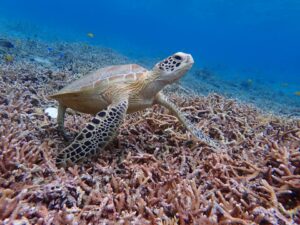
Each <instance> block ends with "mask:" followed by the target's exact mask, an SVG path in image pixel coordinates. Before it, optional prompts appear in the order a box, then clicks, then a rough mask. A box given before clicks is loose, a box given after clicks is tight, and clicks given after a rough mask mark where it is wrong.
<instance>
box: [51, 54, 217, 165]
mask: <svg viewBox="0 0 300 225" xmlns="http://www.w3.org/2000/svg"><path fill="white" fill-rule="evenodd" d="M193 63H194V60H193V57H192V56H191V55H190V54H186V53H183V52H177V53H175V54H174V55H172V56H170V57H168V58H166V59H164V60H162V61H161V62H159V63H157V64H156V65H155V66H154V68H153V69H152V70H151V71H148V70H147V69H145V68H143V67H142V66H139V65H137V64H128V65H117V66H109V67H105V68H102V69H99V70H96V71H94V72H91V73H89V74H88V75H86V76H83V77H82V78H80V79H78V80H76V81H74V82H72V83H71V84H69V85H67V86H66V87H65V88H63V89H62V90H60V91H59V92H58V93H56V94H54V95H51V96H50V97H51V98H53V99H56V100H57V101H58V102H59V107H58V117H57V123H58V128H59V130H60V131H61V132H62V133H63V134H64V115H65V111H66V109H67V108H72V109H74V110H76V111H79V112H82V113H89V114H92V115H94V118H93V119H92V120H91V121H90V122H89V123H87V124H86V126H85V127H84V128H83V129H82V130H81V132H80V133H79V134H78V135H77V136H76V138H75V139H74V141H73V142H72V143H71V144H70V145H68V146H67V147H66V148H65V149H63V151H62V152H60V153H59V154H58V156H57V158H56V164H57V166H64V167H65V166H67V165H72V164H74V163H78V162H81V161H83V160H84V159H86V158H88V157H89V158H90V157H91V156H95V155H97V154H98V153H99V151H100V150H101V149H103V148H104V147H105V146H106V145H107V144H108V143H109V142H110V141H111V140H112V139H113V137H114V136H115V135H116V132H117V129H118V127H119V126H120V124H121V123H122V121H123V119H124V117H125V115H126V113H132V112H136V111H140V110H143V109H145V108H148V107H151V106H152V105H153V104H160V105H163V106H165V107H166V108H168V109H169V110H170V111H171V112H172V113H173V114H174V115H175V116H176V117H177V118H178V119H179V120H180V121H181V122H182V123H183V124H184V125H185V127H186V128H187V129H188V130H189V131H190V132H191V133H192V134H193V135H194V136H195V137H196V138H197V139H199V140H201V141H204V142H206V143H208V144H210V145H215V142H214V141H213V140H211V139H210V138H208V137H207V136H205V135H204V134H203V133H202V132H201V131H200V130H199V129H198V128H196V127H195V126H194V125H193V124H192V123H191V122H189V120H188V119H186V117H185V115H184V114H182V113H181V112H180V110H179V109H178V108H177V107H176V106H175V104H173V103H172V102H170V101H169V100H168V99H167V97H166V96H164V95H163V94H162V92H161V90H162V89H163V88H164V87H165V86H166V85H168V84H171V83H173V82H175V81H177V80H178V79H179V78H181V77H182V76H183V75H184V74H185V73H186V72H187V71H188V70H189V69H190V68H191V67H192V65H193Z"/></svg>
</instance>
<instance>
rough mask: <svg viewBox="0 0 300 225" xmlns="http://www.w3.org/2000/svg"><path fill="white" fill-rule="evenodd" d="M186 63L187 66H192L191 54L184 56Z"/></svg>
mask: <svg viewBox="0 0 300 225" xmlns="http://www.w3.org/2000/svg"><path fill="white" fill-rule="evenodd" d="M186 63H188V64H194V59H193V56H192V55H191V54H187V56H186Z"/></svg>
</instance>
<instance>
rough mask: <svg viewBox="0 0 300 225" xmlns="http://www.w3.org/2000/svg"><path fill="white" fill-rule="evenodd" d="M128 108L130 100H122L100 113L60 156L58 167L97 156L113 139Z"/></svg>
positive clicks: (57, 161)
mask: <svg viewBox="0 0 300 225" xmlns="http://www.w3.org/2000/svg"><path fill="white" fill-rule="evenodd" d="M127 108H128V99H122V100H120V101H118V102H117V103H114V104H111V105H110V106H108V107H107V109H105V110H102V111H100V112H98V113H97V114H96V116H95V117H94V118H93V119H92V120H91V121H90V122H89V123H88V124H87V125H86V126H85V127H84V128H83V129H82V130H81V132H80V133H79V134H78V135H77V137H76V138H75V139H74V141H73V142H72V143H71V144H70V145H69V146H67V147H66V148H65V149H63V151H62V152H61V153H59V154H58V156H57V157H56V165H57V166H58V167H61V166H62V167H66V166H68V165H72V164H75V163H78V162H81V161H83V160H84V159H86V158H90V157H92V156H95V155H97V154H98V153H99V151H100V150H101V149H103V148H104V147H105V146H106V145H107V144H108V143H109V142H110V141H111V140H112V139H113V137H114V135H115V133H116V131H117V129H118V128H119V126H120V125H121V123H122V122H123V119H124V117H125V115H126V111H127Z"/></svg>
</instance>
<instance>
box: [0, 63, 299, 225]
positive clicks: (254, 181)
mask: <svg viewBox="0 0 300 225" xmlns="http://www.w3.org/2000/svg"><path fill="white" fill-rule="evenodd" d="M25 67H26V68H27V69H24V68H21V67H20V68H19V70H18V69H16V67H12V66H3V67H1V68H2V69H1V71H0V74H1V76H0V103H1V104H0V119H1V126H0V221H1V223H2V224H164V225H171V224H172V225H173V224H299V223H300V197H299V196H300V169H299V168H300V149H299V147H300V121H299V120H298V121H297V120H286V119H284V118H278V117H272V116H268V115H263V114H261V113H260V112H258V111H257V110H256V109H253V108H251V107H249V106H247V105H241V104H238V103H237V102H235V101H233V100H230V99H225V98H223V97H221V96H218V95H213V94H212V95H210V96H208V97H205V98H204V97H201V98H200V97H193V98H187V99H184V98H183V97H178V96H175V95H171V96H170V97H171V98H172V99H173V100H174V101H175V102H176V104H178V105H179V106H180V107H181V109H182V110H183V111H185V112H186V113H187V114H190V120H191V121H192V122H193V123H196V124H198V126H199V127H201V128H202V129H203V130H204V132H205V133H206V134H207V135H210V136H211V137H213V138H215V139H217V140H219V141H220V142H222V143H223V144H225V145H226V146H227V148H226V149H225V150H226V151H224V149H223V151H221V152H222V153H216V152H215V151H212V149H210V147H209V146H207V145H205V144H203V143H198V142H195V141H194V140H192V139H191V137H190V134H189V133H187V132H186V131H185V130H184V128H183V127H182V126H181V124H180V123H179V122H178V121H177V120H176V118H175V117H174V116H172V115H169V114H167V110H166V109H164V108H162V107H159V106H154V107H153V108H152V109H148V110H146V111H143V112H140V113H137V114H136V115H129V116H127V118H126V121H125V123H124V124H123V125H122V127H121V129H120V134H119V136H118V137H117V138H116V139H115V140H114V141H113V143H112V144H110V145H109V146H108V147H107V148H106V150H104V151H103V152H102V154H101V155H99V158H98V159H97V160H94V161H92V162H90V163H88V164H86V165H84V166H75V167H73V168H68V169H67V170H64V169H58V168H56V166H55V164H54V157H55V155H56V154H57V152H59V151H60V150H61V149H62V148H63V147H64V146H65V145H66V143H64V142H63V139H62V138H61V137H60V136H58V135H57V132H56V128H55V121H53V120H51V119H50V118H49V117H48V116H46V115H44V113H43V109H45V108H46V107H48V106H50V105H51V106H53V104H54V102H49V101H48V100H47V99H46V97H45V96H46V94H48V93H50V92H51V91H53V89H58V88H59V86H60V85H61V84H62V83H64V82H66V79H67V78H66V77H67V76H65V73H63V74H64V76H62V74H61V73H58V72H53V73H51V78H49V73H47V71H46V70H41V69H39V70H38V71H36V70H35V69H34V68H30V67H29V66H28V65H27V66H26V65H25ZM43 77H45V78H43ZM29 78H30V79H29ZM39 79H47V85H46V84H45V82H44V81H39ZM88 118H89V116H86V115H82V116H81V115H78V114H76V113H72V114H69V115H68V117H67V119H66V126H67V128H68V129H69V130H70V132H71V133H73V134H75V133H76V132H77V131H78V130H79V129H80V127H82V126H83V124H84V122H85V121H86V120H87V119H88Z"/></svg>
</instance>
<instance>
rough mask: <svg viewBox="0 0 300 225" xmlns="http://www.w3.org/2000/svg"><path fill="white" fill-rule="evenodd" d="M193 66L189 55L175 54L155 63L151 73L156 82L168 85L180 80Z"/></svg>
mask: <svg viewBox="0 0 300 225" xmlns="http://www.w3.org/2000/svg"><path fill="white" fill-rule="evenodd" d="M193 64H194V59H193V57H192V56H191V55H190V54H186V53H183V52H177V53H175V54H174V55H171V56H169V57H168V58H166V59H164V60H162V61H161V62H159V63H157V64H156V65H155V66H154V68H153V72H154V73H155V74H156V79H157V80H159V81H163V82H164V83H166V84H170V83H173V82H174V81H177V80H178V79H180V78H181V77H182V76H183V75H184V74H185V73H186V72H187V71H188V70H189V69H190V68H191V67H192V65H193Z"/></svg>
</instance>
